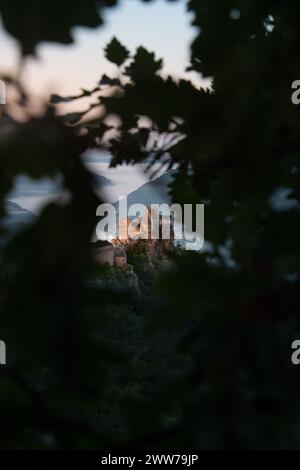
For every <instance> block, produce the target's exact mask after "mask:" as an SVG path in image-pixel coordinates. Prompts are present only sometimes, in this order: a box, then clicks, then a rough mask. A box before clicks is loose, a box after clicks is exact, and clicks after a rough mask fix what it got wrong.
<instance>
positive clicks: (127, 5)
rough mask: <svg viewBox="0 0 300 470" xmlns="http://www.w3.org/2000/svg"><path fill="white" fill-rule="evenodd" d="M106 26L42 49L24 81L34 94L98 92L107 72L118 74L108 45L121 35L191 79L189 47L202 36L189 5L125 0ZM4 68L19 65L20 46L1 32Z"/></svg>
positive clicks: (81, 31)
mask: <svg viewBox="0 0 300 470" xmlns="http://www.w3.org/2000/svg"><path fill="white" fill-rule="evenodd" d="M105 19H106V22H105V25H104V26H103V27H100V28H98V29H94V30H93V29H87V28H75V29H74V32H73V35H74V38H75V44H73V45H68V46H62V45H59V44H57V45H56V44H49V43H43V44H41V45H40V46H39V47H38V49H37V52H38V55H39V60H36V59H28V60H27V63H26V67H25V73H24V78H25V79H26V84H27V86H28V87H29V89H30V91H33V92H35V93H36V94H37V95H41V94H43V93H45V92H46V93H47V94H49V93H51V92H56V93H68V94H70V93H76V92H77V91H78V90H79V88H80V87H81V86H82V87H86V88H89V87H93V86H94V84H95V83H96V81H97V80H98V78H99V77H100V76H101V75H102V74H103V73H104V72H106V73H107V72H110V71H112V70H113V69H112V67H111V65H110V64H109V63H108V62H107V61H106V60H105V59H104V57H103V48H104V46H105V45H106V44H107V43H108V42H109V41H110V40H111V39H112V37H113V36H117V37H118V39H119V40H120V41H121V42H123V43H124V44H125V45H126V47H127V48H128V49H130V50H131V51H134V50H135V48H136V47H138V46H139V45H144V46H145V47H147V48H148V49H149V50H151V51H155V52H156V53H157V55H158V56H159V57H162V58H163V59H164V63H165V67H164V72H165V73H166V74H173V75H175V76H177V77H181V76H187V77H190V78H191V79H193V80H199V78H198V77H196V76H195V75H192V74H190V73H189V74H186V73H185V68H186V67H187V66H188V65H189V46H190V44H191V42H192V40H193V38H194V36H195V34H196V29H195V28H193V27H191V25H190V23H191V21H192V15H191V14H188V13H187V12H186V0H179V1H178V2H175V3H172V2H171V3H170V2H167V1H166V0H156V1H154V2H152V3H149V4H148V3H142V2H141V1H139V0H123V1H122V2H121V5H120V6H119V7H117V8H112V9H107V10H106V11H105ZM0 41H1V67H0V69H1V70H3V69H5V70H13V69H14V68H15V66H16V63H17V53H16V47H15V43H14V41H13V40H12V39H11V38H8V37H7V36H6V35H5V34H4V32H3V29H2V30H1V31H0Z"/></svg>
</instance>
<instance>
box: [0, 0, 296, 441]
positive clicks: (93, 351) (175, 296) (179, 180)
mask: <svg viewBox="0 0 300 470" xmlns="http://www.w3.org/2000/svg"><path fill="white" fill-rule="evenodd" d="M75 3H76V2H75ZM110 3H111V2H110ZM114 3H116V2H114ZM31 4H32V5H33V4H34V7H36V2H31ZM77 4H78V5H79V3H78V2H77V3H76V4H74V8H73V10H72V9H69V8H67V7H65V6H62V5H59V8H58V11H59V10H60V9H61V8H62V9H63V10H64V9H67V10H68V11H67V14H62V15H57V11H56V10H55V19H54V17H53V15H47V9H45V10H44V9H43V16H42V19H40V20H39V18H40V13H39V12H40V9H38V10H37V11H36V18H37V23H38V22H39V21H40V22H39V25H40V28H38V29H37V28H32V27H30V28H29V27H28V21H27V20H26V19H27V18H31V17H32V16H30V15H27V9H29V8H30V5H28V4H26V6H25V4H24V6H23V7H22V9H23V10H22V9H21V11H19V16H18V19H17V20H16V22H15V23H14V22H13V20H12V18H13V19H14V21H15V15H11V14H10V12H9V11H8V3H7V4H6V2H4V3H3V6H2V4H1V13H2V14H3V19H4V25H5V27H6V28H7V30H8V31H10V32H11V33H12V34H14V35H15V36H16V37H18V38H19V39H20V41H21V42H22V44H23V50H24V51H25V52H28V51H29V52H30V51H32V49H33V48H34V46H35V44H36V43H37V42H39V41H40V40H47V39H48V40H59V41H61V42H65V41H69V40H70V36H69V29H70V27H71V26H73V25H74V24H85V25H93V26H95V25H96V24H98V22H99V18H98V17H97V15H95V16H94V15H93V17H92V19H91V17H90V16H89V15H90V13H89V12H90V8H91V5H92V4H93V5H94V2H85V3H82V2H80V8H79V6H78V5H77ZM55 5H56V4H55V3H53V7H54V6H55ZM93 5H92V6H93ZM56 6H57V5H56ZM9 7H11V2H10V4H9ZM25 8H26V15H25V10H24V9H25ZM51 8H52V7H51ZM188 8H189V10H190V11H191V12H192V13H193V14H194V20H193V24H194V26H196V27H197V28H198V34H197V36H196V38H195V40H194V42H193V44H192V47H191V66H190V69H191V70H192V71H194V72H196V73H198V74H199V73H200V74H202V75H203V76H205V77H213V84H212V87H211V89H210V90H203V89H198V88H196V87H195V86H194V85H193V84H192V83H191V82H189V81H188V80H179V81H175V79H173V78H171V77H168V78H163V77H162V76H161V73H160V72H161V68H162V61H161V60H160V59H157V58H155V56H154V54H152V53H151V52H148V51H146V50H145V49H144V48H139V49H138V50H137V52H136V53H135V54H132V55H130V57H131V58H129V54H128V51H127V50H126V48H125V47H123V46H122V45H121V44H120V43H119V42H118V41H117V40H116V39H115V40H113V42H112V43H111V44H110V46H109V47H108V48H107V50H106V52H107V56H108V58H109V60H111V61H113V62H114V63H116V64H117V65H118V66H119V69H118V71H117V76H116V77H107V76H104V77H103V78H102V80H101V81H100V83H99V84H97V86H96V88H95V89H94V90H91V91H85V90H83V92H82V95H79V96H77V97H67V98H65V100H66V101H68V102H69V101H72V100H73V99H79V98H80V97H82V96H85V97H86V96H91V97H93V99H94V98H95V97H94V95H95V94H96V93H97V97H98V99H99V105H104V106H105V115H104V116H102V117H101V118H99V119H98V120H96V121H95V120H94V121H93V122H89V123H88V124H86V125H85V126H84V127H85V131H86V132H85V133H82V132H81V133H80V132H77V130H78V129H77V128H76V127H75V128H68V127H65V126H64V124H62V123H61V122H59V120H58V119H57V118H55V117H54V116H53V115H51V113H49V112H46V113H45V115H44V116H42V117H39V118H36V119H30V120H29V121H28V122H27V123H25V124H20V123H18V122H15V120H14V118H13V117H12V116H10V117H9V119H7V116H4V117H3V118H2V119H1V121H2V122H3V124H5V123H6V125H7V121H9V126H10V128H9V129H10V132H7V131H6V132H4V134H3V135H1V139H0V153H1V159H0V216H1V217H3V216H4V215H5V206H4V198H5V197H6V195H7V193H8V192H9V190H10V189H11V188H12V186H13V181H14V178H15V176H16V175H18V174H21V173H26V174H28V175H30V176H32V177H34V178H39V177H41V176H44V175H48V176H49V175H50V176H54V175H56V174H59V175H60V176H61V177H62V180H63V184H64V187H65V188H66V189H67V190H68V191H69V192H70V194H71V196H72V197H71V198H70V199H69V200H68V202H67V203H65V204H64V205H59V204H56V203H51V204H50V205H49V206H48V207H46V208H45V209H44V211H43V212H42V214H41V216H40V217H39V218H38V220H37V221H36V222H35V223H34V224H33V225H32V226H31V227H30V228H28V229H26V230H25V231H24V232H23V233H21V234H19V235H18V236H17V237H16V238H15V239H13V240H12V241H11V242H10V243H9V245H6V247H5V250H4V249H2V253H1V272H2V273H3V275H2V277H1V285H0V291H1V292H0V298H1V303H0V321H1V324H0V327H1V334H2V335H3V338H4V339H6V340H7V343H8V344H9V345H11V346H10V347H12V348H13V352H11V353H10V354H11V356H10V358H9V365H8V366H7V367H6V368H5V369H1V370H0V373H1V375H0V414H1V420H2V426H3V428H4V429H5V430H6V433H5V436H4V437H3V438H2V440H1V446H2V447H3V448H16V447H25V448H30V447H47V445H48V447H49V446H50V447H53V448H62V447H76V448H91V447H97V446H98V447H100V446H101V447H103V446H105V445H107V447H109V446H110V445H111V443H112V442H113V441H114V440H115V439H117V440H118V441H120V440H121V441H122V442H125V441H126V443H127V444H128V445H131V446H134V445H144V446H154V447H155V446H159V447H160V448H162V447H165V448H177V447H178V448H183V447H188V448H198V449H207V448H215V447H217V448H299V446H300V439H299V420H300V413H299V406H298V394H299V386H300V383H299V373H298V371H297V368H296V367H294V366H292V364H291V361H290V354H291V350H290V346H291V342H292V341H293V340H294V339H298V338H299V333H300V324H299V314H298V312H299V307H300V296H299V292H300V289H299V287H300V286H299V282H300V272H299V266H300V248H299V235H300V233H299V220H298V219H299V210H298V207H299V202H300V201H299V199H300V194H299V183H300V181H299V174H300V173H299V169H300V153H299V149H300V140H299V139H300V137H299V136H300V134H299V108H297V107H295V106H293V105H292V103H291V100H290V94H291V82H292V81H293V80H295V79H297V78H299V73H300V69H299V58H298V51H299V47H300V40H299V33H298V29H299V28H298V23H297V19H298V13H299V11H300V10H299V4H298V3H297V2H296V1H292V2H289V3H288V4H287V3H286V2H283V1H275V0H268V1H266V2H258V0H255V1H251V2H249V1H245V0H237V1H235V2H233V1H231V0H228V1H224V0H203V1H198V0H190V1H189V2H188ZM69 10H70V11H69ZM71 10H72V11H71ZM12 11H14V9H12ZM51 11H52V10H51ZM82 12H85V14H84V15H83V14H82ZM46 16H47V18H46ZM52 18H53V21H52ZM174 41H176V38H175V39H174ZM125 61H126V64H125ZM104 89H105V93H104ZM107 89H109V91H110V92H111V93H107V91H108V90H107ZM108 96H109V97H108ZM62 100H64V99H63V98H61V97H54V99H53V102H61V101H62ZM25 104H26V103H25ZM91 106H94V104H93V105H91ZM89 109H90V108H88V110H89ZM88 110H87V111H88ZM110 115H117V116H119V118H120V120H118V121H117V124H115V125H114V129H113V130H114V132H107V131H111V129H110V128H108V127H107V125H106V123H105V121H104V119H105V118H107V117H108V116H110ZM80 116H83V114H82V115H80ZM140 116H146V117H147V118H149V119H148V121H149V126H148V127H147V126H146V125H141V124H140V121H139V117H140ZM75 117H76V119H75V120H74V116H73V118H72V117H71V122H72V123H74V122H75V121H77V118H78V117H79V116H77V115H76V116H75ZM66 121H67V122H70V117H67V119H66ZM3 129H7V128H6V127H5V126H3ZM81 130H82V129H81ZM83 135H84V137H82V136H83ZM79 136H81V137H79ZM102 147H105V148H108V149H109V150H110V152H111V154H112V165H118V164H121V163H123V162H126V163H133V164H134V163H139V162H142V161H146V160H147V161H149V160H150V166H151V164H152V163H154V162H162V161H163V162H166V161H167V163H168V164H169V166H170V168H171V167H173V166H174V167H175V168H176V175H175V178H174V182H173V184H172V194H173V199H174V201H175V202H180V203H185V202H186V203H187V202H189V203H190V202H194V203H201V202H205V204H206V212H205V238H206V240H207V241H208V242H209V243H210V245H209V247H210V249H209V251H208V252H203V253H200V254H195V253H184V254H182V253H180V256H176V255H174V257H173V258H174V259H173V265H174V267H173V269H169V270H168V271H166V272H164V273H162V274H161V276H160V278H159V281H158V282H157V291H155V292H153V291H152V286H153V285H154V284H153V283H150V284H149V285H150V286H151V288H150V291H149V292H147V293H146V292H145V291H144V292H142V298H138V297H136V298H134V299H132V297H130V296H129V295H127V294H126V293H124V291H121V289H119V290H117V289H115V288H112V287H113V286H107V285H105V284H103V283H102V284H101V283H100V284H99V283H98V284H97V282H96V284H95V283H91V282H88V281H90V280H91V278H93V276H94V273H95V272H96V268H95V266H94V263H93V260H92V257H91V250H90V246H89V245H90V243H89V241H90V239H91V234H92V231H93V228H94V226H95V224H96V221H95V213H96V207H97V205H98V203H99V201H98V198H97V197H96V195H95V194H94V192H93V184H92V178H91V175H90V174H89V173H88V172H87V170H86V169H85V167H84V166H83V165H82V163H81V160H80V156H81V155H82V153H83V152H84V151H85V150H86V149H88V148H102ZM280 189H287V190H289V197H288V198H287V201H285V204H283V202H281V206H279V208H278V207H276V204H274V196H276V194H278V191H279V190H280ZM291 200H292V201H293V204H288V203H291ZM272 201H273V202H272ZM24 247H26V248H25V249H24ZM130 261H131V262H132V264H134V265H135V266H136V269H137V270H140V276H141V278H143V276H146V271H147V270H145V267H144V266H143V262H144V254H143V250H141V251H138V252H134V253H130ZM111 274H112V278H113V279H115V278H117V281H118V282H119V281H120V285H121V284H122V285H123V280H121V279H120V280H118V276H119V274H120V272H119V271H115V272H112V273H111ZM145 279H146V278H145ZM145 285H146V282H145ZM150 295H151V298H150ZM120 352H121V353H122V352H124V354H123V355H122V354H120ZM177 357H179V358H180V359H178V360H177ZM112 401H113V403H112ZM97 410H99V415H97ZM99 416H100V418H99ZM117 423H120V424H117ZM116 426H119V427H118V429H116ZM49 434H50V435H51V436H52V440H51V442H52V444H51V445H50V444H49V440H45V439H44V436H45V435H49ZM45 442H46V443H47V442H48V444H45Z"/></svg>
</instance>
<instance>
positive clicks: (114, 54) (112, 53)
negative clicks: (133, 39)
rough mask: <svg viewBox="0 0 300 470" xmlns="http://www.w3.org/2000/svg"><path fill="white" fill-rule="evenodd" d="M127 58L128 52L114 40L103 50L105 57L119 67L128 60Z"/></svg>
mask: <svg viewBox="0 0 300 470" xmlns="http://www.w3.org/2000/svg"><path fill="white" fill-rule="evenodd" d="M128 56H129V51H128V50H127V49H126V47H124V46H122V44H121V43H120V42H119V41H118V40H117V39H116V38H113V39H112V40H111V42H110V43H109V44H108V45H107V46H106V48H105V57H106V58H107V59H108V60H109V61H110V62H113V63H114V64H116V65H118V66H119V67H120V66H121V65H122V64H123V63H124V62H125V60H126V59H128Z"/></svg>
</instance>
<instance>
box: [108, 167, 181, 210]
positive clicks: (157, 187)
mask: <svg viewBox="0 0 300 470" xmlns="http://www.w3.org/2000/svg"><path fill="white" fill-rule="evenodd" d="M174 175H175V170H172V171H169V172H168V173H165V174H164V175H162V176H160V177H158V178H157V179H155V180H153V181H149V182H148V183H145V184H143V185H142V186H140V187H139V188H138V189H136V190H135V191H133V192H132V193H130V194H129V195H128V196H127V204H128V206H131V205H133V204H144V205H145V206H150V205H151V204H171V202H172V200H171V195H170V184H171V182H172V180H173V178H174ZM114 206H115V207H116V209H117V210H118V209H119V201H116V202H115V203H114Z"/></svg>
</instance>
